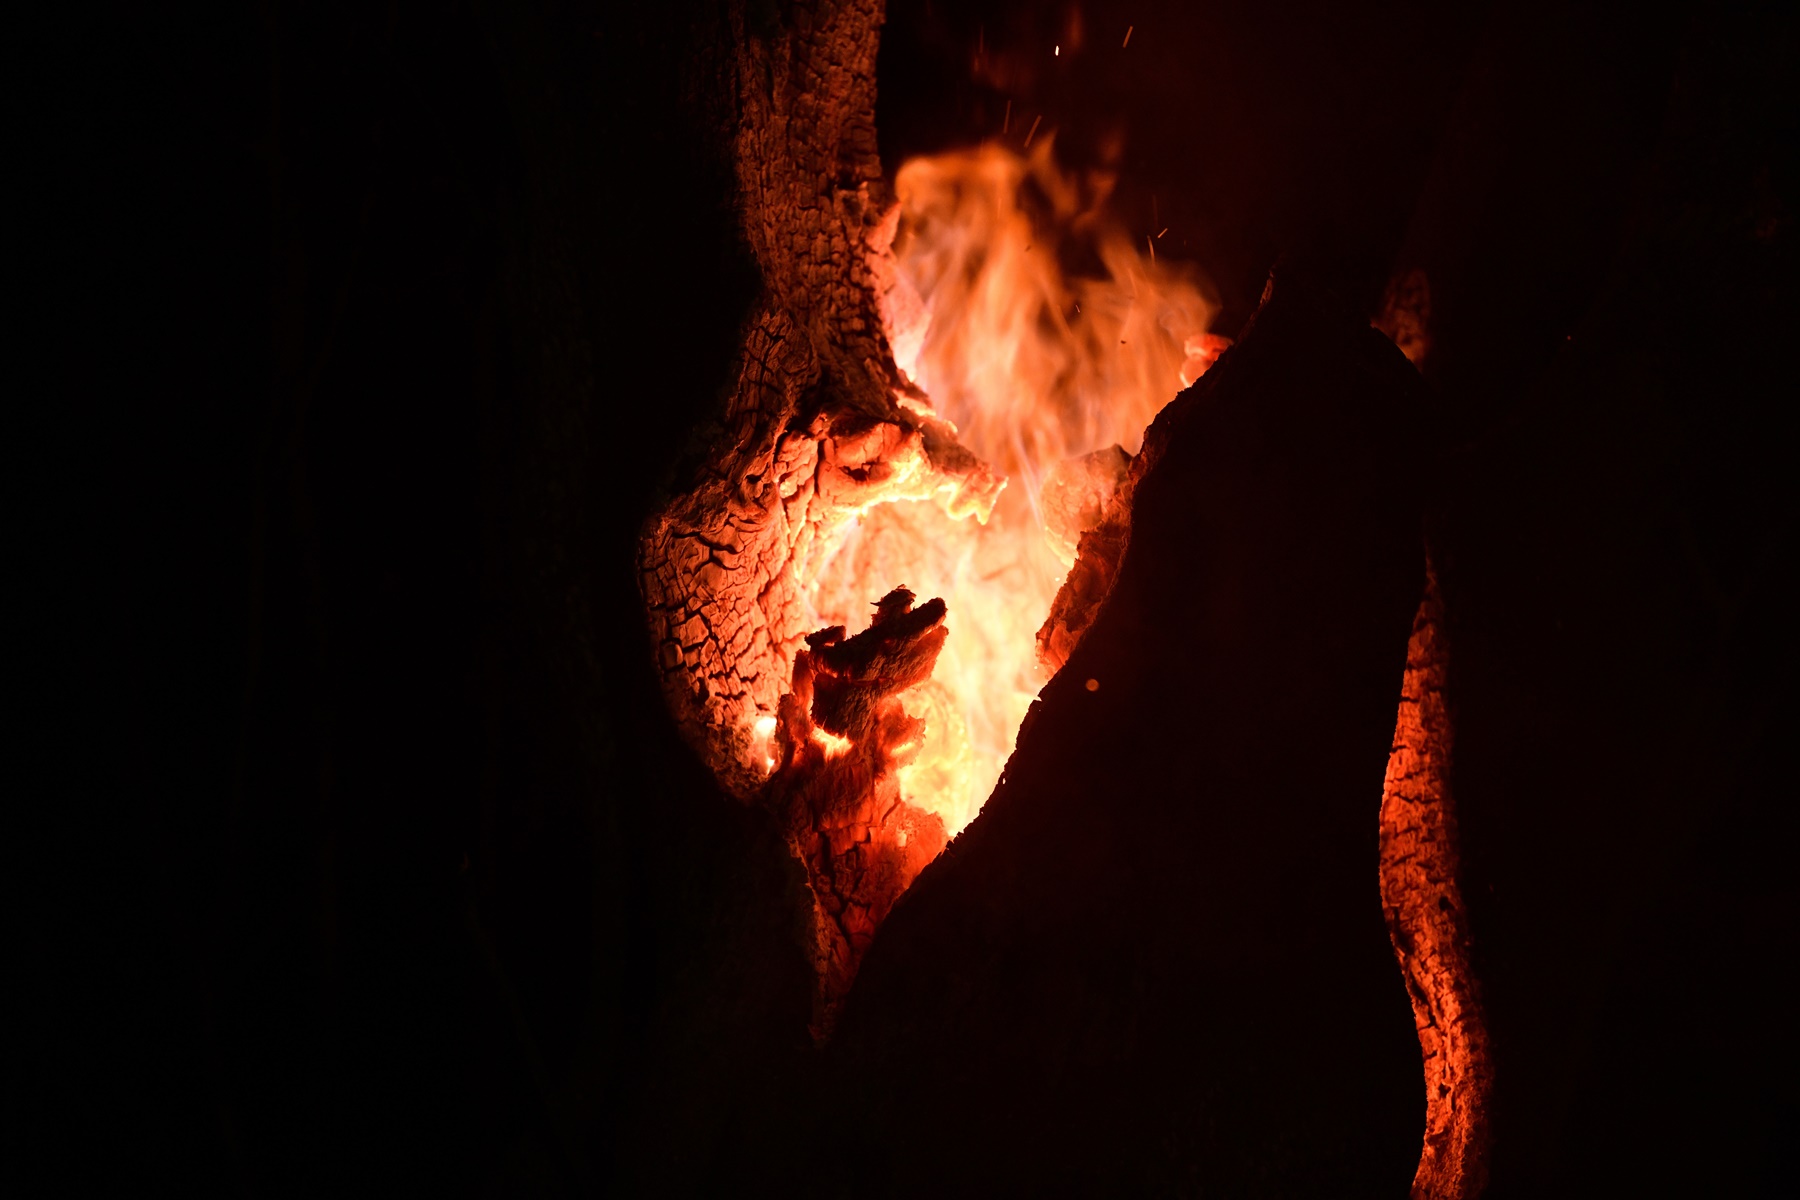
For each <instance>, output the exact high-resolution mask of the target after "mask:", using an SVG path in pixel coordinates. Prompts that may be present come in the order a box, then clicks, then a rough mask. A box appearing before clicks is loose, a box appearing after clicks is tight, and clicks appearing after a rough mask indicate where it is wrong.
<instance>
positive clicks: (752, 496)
mask: <svg viewBox="0 0 1800 1200" xmlns="http://www.w3.org/2000/svg"><path fill="white" fill-rule="evenodd" d="M881 14H882V5H881V4H880V2H879V0H847V2H834V0H821V2H817V3H812V4H803V5H798V6H795V7H794V9H793V10H792V11H791V12H790V13H788V14H787V15H786V18H785V21H786V23H785V25H769V26H765V25H761V24H759V23H758V17H757V15H756V12H755V11H753V10H752V9H751V8H749V7H747V6H744V5H741V4H740V5H732V6H731V8H730V12H729V27H730V43H729V48H728V49H723V61H722V63H721V67H722V76H723V82H724V85H725V89H726V92H727V98H726V100H725V102H724V109H725V118H724V119H725V123H726V124H728V125H729V126H730V127H731V128H734V129H735V131H736V133H735V138H734V140H733V143H732V155H733V159H734V163H735V168H736V183H737V196H736V203H737V207H738V211H739V214H740V217H741V223H742V224H741V228H742V232H743V236H744V238H745V240H746V242H747V243H748V245H749V247H750V250H751V253H752V256H753V257H754V259H755V261H756V264H757V267H758V269H759V271H760V273H761V277H762V293H761V296H760V297H759V299H758V300H757V302H756V304H755V306H754V308H753V311H752V313H751V315H750V317H749V319H748V322H747V324H746V327H745V330H744V339H743V347H742V352H741V354H740V355H739V358H738V361H737V365H736V368H735V372H736V374H735V379H734V382H733V383H732V385H731V389H730V392H729V395H728V397H727V399H726V403H725V411H724V414H723V418H722V421H721V423H720V425H719V426H718V427H716V428H712V429H709V430H708V431H707V437H706V439H705V444H704V445H703V446H702V447H701V449H700V453H699V458H700V461H699V464H698V465H697V466H696V467H695V468H694V469H693V470H692V471H691V472H690V474H689V476H688V477H687V478H685V479H683V480H680V481H678V482H677V485H676V488H675V494H674V495H673V496H672V497H671V498H670V499H669V500H668V502H667V503H666V504H665V505H663V506H662V508H661V509H660V510H659V511H658V512H656V513H655V514H654V515H653V516H652V517H651V519H650V521H649V522H648V524H647V525H646V527H645V529H644V532H643V535H642V538H641V540H640V544H639V555H638V569H639V579H640V584H641V587H642V591H643V597H644V602H645V607H646V610H647V612H648V616H649V625H650V633H651V638H652V641H653V644H654V646H655V653H656V656H657V665H658V668H659V671H660V678H661V681H662V686H663V692H664V695H665V697H666V698H667V700H668V703H669V706H670V709H671V711H672V712H673V713H674V716H675V719H676V722H677V724H678V725H679V726H680V728H681V731H682V733H683V735H684V736H685V737H686V738H687V740H688V742H689V743H690V744H691V745H693V746H694V748H695V749H696V750H697V751H698V752H699V754H700V756H701V758H702V759H704V760H705V761H706V763H707V764H708V765H709V766H710V767H711V768H712V769H713V771H714V772H715V773H716V774H717V775H718V777H719V779H720V781H721V782H722V783H723V784H724V785H725V787H726V788H727V789H728V790H729V791H731V792H732V793H733V794H734V795H736V796H737V797H738V798H740V799H744V800H749V799H751V798H753V797H760V799H761V801H762V802H763V803H765V804H767V805H769V806H770V807H772V808H773V809H775V810H776V812H777V814H778V816H779V817H780V819H781V820H782V823H783V825H784V827H785V829H786V831H787V835H788V838H789V843H790V846H791V848H792V850H793V852H794V854H795V856H796V857H797V858H799V859H800V861H801V862H802V863H804V864H806V866H807V869H808V878H809V882H810V884H811V885H812V888H813V891H814V893H815V897H816V900H817V911H816V912H815V914H814V917H815V927H816V938H815V939H814V944H813V945H811V946H810V947H809V950H810V952H811V954H812V957H813V960H814V964H815V967H816V968H817V970H818V973H819V981H820V993H819V996H818V997H817V1002H816V1004H815V1011H814V1019H813V1028H814V1032H815V1034H818V1035H822V1034H823V1033H824V1031H825V1030H826V1029H828V1028H829V1025H830V1021H831V1013H832V1012H833V1011H834V1009H835V1006H836V1003H837V1000H838V998H839V997H841V995H842V994H843V991H844V989H845V988H846V987H847V986H848V983H849V979H850V978H851V976H852V975H853V973H854V971H855V964H856V961H857V958H858V957H859V955H860V951H861V948H862V946H864V945H866V943H867V940H868V938H869V936H871V935H872V933H873V930H874V925H875V923H876V922H878V921H879V920H880V915H881V914H884V913H885V912H886V910H887V908H888V907H889V906H891V904H892V902H893V900H894V899H895V898H896V897H897V896H898V895H899V892H900V891H901V890H903V889H904V888H905V886H906V884H907V883H909V882H910V881H911V879H912V877H913V875H914V874H916V873H917V871H918V869H919V867H920V866H922V865H923V864H924V863H925V862H926V861H929V859H930V857H931V854H933V853H935V850H936V847H938V846H941V845H942V844H943V840H944V831H943V826H942V824H941V822H935V821H931V820H927V819H926V816H925V814H923V813H921V812H918V811H917V810H914V809H911V808H909V807H907V806H904V805H901V804H900V802H899V795H898V788H897V785H896V783H895V781H894V777H893V768H894V766H895V765H897V764H896V763H895V762H894V761H893V755H894V753H895V752H896V750H895V748H896V746H897V745H898V744H899V742H900V741H901V740H903V739H898V738H894V737H891V736H888V735H889V734H892V733H893V730H892V729H889V730H885V731H876V730H860V731H858V732H856V733H855V734H851V735H846V736H850V738H851V742H852V743H853V745H852V749H851V751H850V752H849V753H848V754H847V755H846V756H839V757H828V756H826V755H825V754H823V753H822V752H820V751H819V748H818V747H817V746H813V745H812V743H811V740H810V735H811V732H812V729H813V726H812V725H811V723H810V722H811V720H812V717H811V715H810V714H809V713H808V711H807V710H808V708H809V706H810V704H811V700H810V696H809V698H808V699H807V700H805V701H804V702H796V701H795V700H794V699H793V697H794V696H795V695H796V694H809V693H810V689H811V688H812V687H813V685H814V682H815V678H814V676H815V672H816V671H817V670H818V669H821V668H825V664H827V663H829V662H830V661H832V658H833V656H834V655H841V654H842V653H844V652H845V650H846V648H848V647H850V646H851V645H853V644H855V643H856V642H857V639H851V641H850V642H848V643H845V644H844V646H842V647H831V648H827V647H825V646H823V645H816V646H815V647H814V650H813V652H812V659H811V660H810V661H803V660H802V656H803V654H804V652H803V651H802V650H801V643H802V640H803V639H804V638H805V637H806V635H807V633H808V631H809V625H810V614H809V610H808V606H807V605H806V603H805V601H804V599H803V592H804V589H805V587H806V585H807V584H808V582H810V581H811V579H812V578H813V575H814V572H815V571H816V569H817V567H818V566H819V564H820V562H821V561H822V560H823V559H824V558H826V557H827V556H828V555H829V553H830V551H831V549H832V548H833V546H834V545H835V543H836V539H837V538H838V537H839V535H840V534H841V533H842V531H843V530H844V527H845V525H846V523H847V522H848V521H849V520H850V519H852V518H853V517H854V516H855V515H857V514H858V513H860V512H864V511H867V510H868V509H869V508H870V507H872V506H874V505H877V504H881V503H884V502H889V501H895V500H922V499H936V500H937V501H938V502H939V503H941V504H942V505H943V506H944V507H945V508H946V510H947V511H948V512H950V514H951V515H953V516H971V515H972V516H975V517H977V518H978V519H981V520H985V519H986V517H987V515H988V513H989V512H990V511H991V510H992V507H993V502H994V499H995V497H996V496H997V495H998V493H999V490H1000V488H1001V487H1002V486H1003V483H1004V481H1003V480H1002V479H1000V478H999V477H997V476H996V475H995V474H994V473H993V472H992V471H990V470H989V469H988V468H987V467H986V466H985V465H984V464H983V463H981V462H980V461H979V460H978V459H976V458H975V456H974V455H972V454H970V453H969V452H968V451H967V450H966V449H964V448H963V447H962V446H961V445H960V444H958V442H957V441H956V437H955V432H954V430H953V428H952V427H951V426H950V425H949V424H948V423H946V422H944V421H942V420H939V419H938V418H936V417H935V416H934V415H933V414H932V412H931V410H930V405H929V402H928V401H927V400H926V399H925V398H924V396H923V395H922V393H920V392H919V390H918V389H917V388H916V387H914V386H913V385H912V384H911V382H910V381H908V380H907V379H906V377H905V376H904V375H903V374H902V373H901V371H900V370H899V368H898V367H897V366H896V365H895V363H894V359H893V353H892V351H891V349H890V348H889V346H888V342H887V335H886V333H885V332H884V329H883V320H882V305H883V301H884V297H885V296H886V295H887V292H888V291H889V290H891V288H892V287H893V283H894V278H893V259H892V255H891V253H890V250H889V247H890V245H891V243H892V240H893V236H894V231H895V225H896V221H897V219H898V210H897V209H896V208H895V207H894V206H893V205H892V204H891V203H889V202H888V200H887V197H886V195H885V191H884V186H883V183H882V179H881V167H880V162H879V159H878V158H877V156H876V151H875V126H874V121H875V110H874V103H875V91H874V87H875V50H876V43H877V31H878V28H879V25H880V21H881ZM887 582H888V584H889V585H890V586H898V585H901V584H903V583H904V582H905V581H904V580H898V579H896V580H890V581H887ZM938 612H939V616H940V618H941V615H942V605H941V604H939V605H938ZM840 633H841V631H840ZM871 633H872V634H873V633H874V631H871ZM938 640H939V641H940V642H941V636H940V637H939V639H938ZM932 658H935V653H933V654H931V655H928V656H926V657H925V660H924V674H921V675H919V678H918V680H914V682H917V681H921V680H922V679H923V678H924V677H925V675H926V674H929V666H930V659H932ZM831 677H832V676H831V675H830V671H829V669H828V668H826V675H825V676H823V677H820V681H821V682H823V681H825V680H828V679H829V678H831ZM790 689H791V690H790ZM891 690H897V689H890V691H891ZM883 694H884V695H887V694H888V693H883ZM884 711H885V710H884ZM895 711H896V712H897V711H898V710H897V707H896V709H895ZM778 714H779V722H778ZM778 724H779V728H780V730H781V732H782V736H783V737H784V738H785V739H786V744H785V747H784V749H783V751H782V756H781V759H780V761H779V762H778V761H777V759H776V757H775V755H774V754H773V753H772V750H774V746H773V745H772V744H771V741H770V737H771V733H772V732H773V731H774V730H775V729H776V728H777V726H778ZM820 725H821V726H822V727H824V728H825V729H827V730H832V725H831V723H830V721H829V720H821V721H820ZM833 732H841V731H833ZM809 747H810V749H809ZM777 770H779V779H777V780H775V781H774V783H773V784H772V785H770V776H771V774H772V773H775V772H776V771H777ZM933 827H935V833H934V832H932V828H933ZM909 830H910V831H912V833H913V834H916V835H917V840H916V841H913V840H909V837H908V832H907V831H909ZM865 859H866V860H867V861H864V860H865Z"/></svg>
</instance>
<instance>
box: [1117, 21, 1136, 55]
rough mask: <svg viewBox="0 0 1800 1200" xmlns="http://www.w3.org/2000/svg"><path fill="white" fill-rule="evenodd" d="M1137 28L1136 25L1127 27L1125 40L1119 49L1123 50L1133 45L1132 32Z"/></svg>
mask: <svg viewBox="0 0 1800 1200" xmlns="http://www.w3.org/2000/svg"><path fill="white" fill-rule="evenodd" d="M1136 28H1137V26H1136V25H1127V26H1126V27H1125V40H1124V41H1122V42H1120V43H1119V49H1121V50H1123V49H1124V48H1125V47H1127V46H1129V45H1131V31H1132V30H1134V29H1136Z"/></svg>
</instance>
